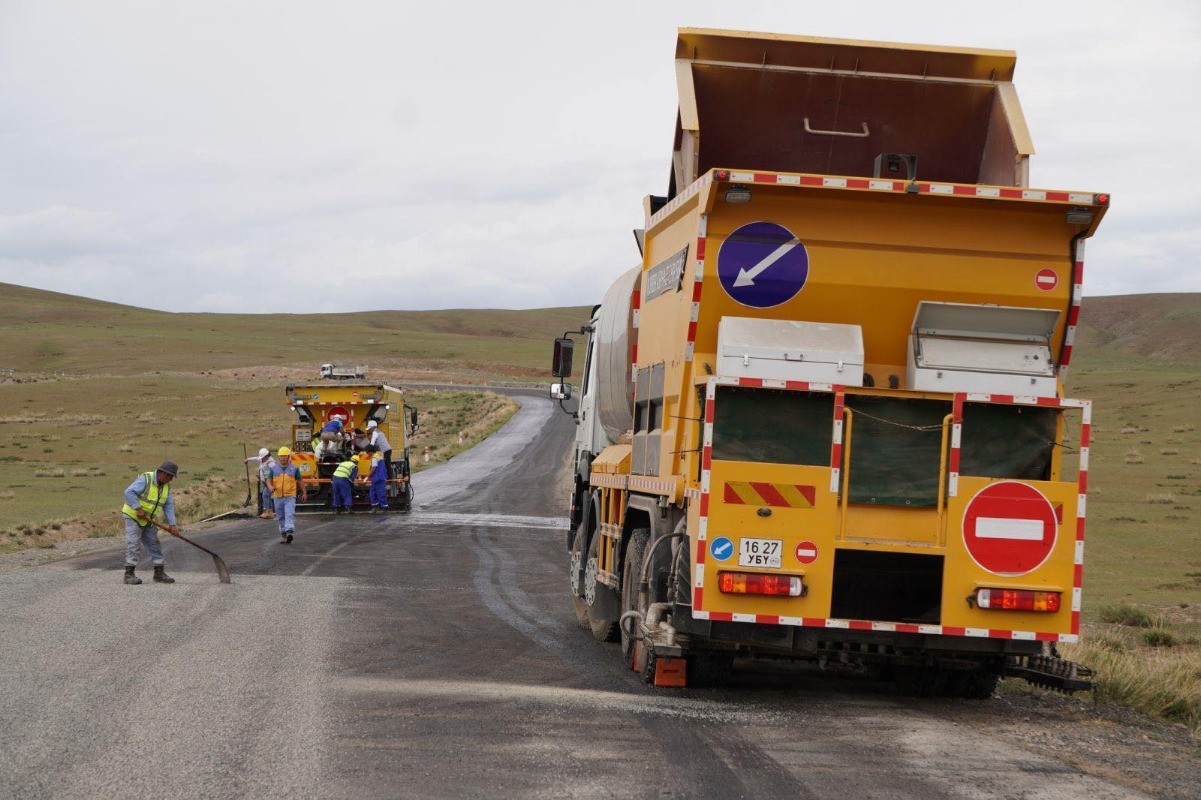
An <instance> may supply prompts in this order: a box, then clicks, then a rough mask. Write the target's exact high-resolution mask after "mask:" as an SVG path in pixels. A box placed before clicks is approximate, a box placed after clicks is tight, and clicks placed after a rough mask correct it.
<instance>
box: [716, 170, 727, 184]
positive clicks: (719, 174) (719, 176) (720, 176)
mask: <svg viewBox="0 0 1201 800" xmlns="http://www.w3.org/2000/svg"><path fill="white" fill-rule="evenodd" d="M713 179H714V180H717V181H728V180H729V179H730V171H729V170H728V169H715V170H713Z"/></svg>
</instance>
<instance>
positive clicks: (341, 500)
mask: <svg viewBox="0 0 1201 800" xmlns="http://www.w3.org/2000/svg"><path fill="white" fill-rule="evenodd" d="M358 474H359V462H358V461H357V460H356V459H353V458H348V459H346V460H345V461H343V462H342V463H341V464H339V465H338V466H337V467H335V468H334V478H333V481H331V483H332V486H333V494H334V513H335V514H341V513H343V512H349V511H350V504H351V503H352V502H353V501H354V491H353V486H352V483H351V481H353V480H354V479H355V476H356V475H358Z"/></svg>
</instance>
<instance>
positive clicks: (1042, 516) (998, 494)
mask: <svg viewBox="0 0 1201 800" xmlns="http://www.w3.org/2000/svg"><path fill="white" fill-rule="evenodd" d="M1057 535H1058V525H1057V522H1056V519H1055V508H1054V506H1052V505H1051V501H1050V500H1048V499H1047V498H1046V496H1045V495H1043V493H1042V492H1040V491H1039V490H1038V489H1035V488H1034V487H1033V486H1029V485H1027V484H1024V483H1018V482H1016V481H1000V482H998V483H991V484H989V485H988V486H985V487H984V488H983V489H981V490H980V491H979V492H977V493H976V496H975V497H973V498H972V499H971V500H970V501H969V502H968V504H967V508H966V509H964V512H963V543H964V546H966V547H967V551H968V554H969V555H971V557H972V559H973V560H975V562H976V563H977V564H979V565H980V566H981V567H983V568H984V569H986V570H988V571H989V572H993V573H996V574H998V575H1024V574H1026V573H1027V572H1030V571H1032V570H1035V569H1037V568H1038V567H1040V566H1042V563H1043V562H1044V561H1046V560H1047V556H1049V555H1051V550H1053V549H1054V547H1055V538H1056V536H1057Z"/></svg>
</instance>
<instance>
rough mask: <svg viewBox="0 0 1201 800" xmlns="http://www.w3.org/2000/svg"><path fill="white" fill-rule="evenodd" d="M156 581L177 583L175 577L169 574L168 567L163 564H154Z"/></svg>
mask: <svg viewBox="0 0 1201 800" xmlns="http://www.w3.org/2000/svg"><path fill="white" fill-rule="evenodd" d="M154 582H155V583H175V579H174V578H172V577H171V576H170V575H168V574H167V571H166V567H164V566H163V565H162V564H155V565H154Z"/></svg>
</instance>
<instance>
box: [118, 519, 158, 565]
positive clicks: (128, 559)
mask: <svg viewBox="0 0 1201 800" xmlns="http://www.w3.org/2000/svg"><path fill="white" fill-rule="evenodd" d="M121 516H122V517H125V566H127V567H136V566H137V565H138V550H139V549H140V546H141V545H146V550H147V551H148V552H149V553H150V561H151V563H153V564H155V565H156V566H158V565H161V564H163V563H164V562H163V548H162V545H160V544H159V542H158V528H155V527H154V526H153V525H151V524H150V523H149V522H147V523H146V526H145V527H142V526H141V525H139V524H138V521H137V520H134V519H130V518H129V517H127V516H125V515H124V514H122V515H121Z"/></svg>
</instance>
